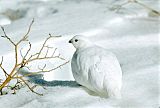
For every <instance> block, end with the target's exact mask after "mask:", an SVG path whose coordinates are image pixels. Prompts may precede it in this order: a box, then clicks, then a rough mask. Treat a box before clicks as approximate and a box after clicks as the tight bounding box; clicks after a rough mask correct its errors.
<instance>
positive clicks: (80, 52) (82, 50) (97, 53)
mask: <svg viewBox="0 0 160 108" xmlns="http://www.w3.org/2000/svg"><path fill="white" fill-rule="evenodd" d="M69 43H72V44H73V46H74V47H75V48H76V51H75V53H74V55H73V57H72V62H71V67H72V73H73V77H74V78H75V80H76V82H77V83H79V84H80V85H82V86H85V87H86V88H88V89H89V90H91V91H94V92H96V93H97V94H99V95H100V96H104V97H113V98H120V97H121V86H122V71H121V67H120V64H119V62H118V60H117V58H116V56H115V55H114V54H113V53H112V52H110V51H108V50H106V49H104V48H102V47H99V46H96V45H95V44H94V43H93V42H90V41H89V39H87V38H86V37H84V36H81V35H77V36H74V37H73V38H72V39H71V40H70V41H69Z"/></svg>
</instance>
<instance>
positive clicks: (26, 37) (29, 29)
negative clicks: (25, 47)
mask: <svg viewBox="0 0 160 108" xmlns="http://www.w3.org/2000/svg"><path fill="white" fill-rule="evenodd" d="M33 23H34V19H33V20H32V22H31V23H30V25H29V28H28V30H27V33H26V34H25V35H24V36H23V38H22V39H20V40H19V41H18V42H17V44H16V45H19V44H20V43H21V42H22V41H28V40H27V39H28V34H29V33H30V31H31V27H32V25H33Z"/></svg>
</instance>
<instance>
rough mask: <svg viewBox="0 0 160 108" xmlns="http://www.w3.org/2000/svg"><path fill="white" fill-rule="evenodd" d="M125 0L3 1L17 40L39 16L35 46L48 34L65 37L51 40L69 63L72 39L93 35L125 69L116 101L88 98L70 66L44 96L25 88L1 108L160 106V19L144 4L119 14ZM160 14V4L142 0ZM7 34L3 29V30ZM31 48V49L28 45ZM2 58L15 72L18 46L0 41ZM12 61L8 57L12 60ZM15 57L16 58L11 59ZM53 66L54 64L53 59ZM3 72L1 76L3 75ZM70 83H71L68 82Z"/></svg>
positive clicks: (51, 79) (1, 17)
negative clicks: (14, 60)
mask: <svg viewBox="0 0 160 108" xmlns="http://www.w3.org/2000/svg"><path fill="white" fill-rule="evenodd" d="M124 2H125V0H23V1H22V0H12V1H7V0H0V25H3V26H4V27H5V29H6V32H7V34H8V35H9V36H10V37H11V38H12V39H14V40H15V41H16V40H17V38H20V37H21V36H23V35H24V33H25V32H26V29H27V27H28V25H29V23H30V22H31V20H32V18H33V17H34V18H35V23H34V24H33V27H32V30H31V33H30V36H29V39H30V40H31V42H32V45H33V47H35V48H37V47H39V44H40V43H42V41H43V40H44V39H45V38H46V37H47V35H48V33H51V34H55V35H62V37H61V38H59V39H55V40H54V41H53V42H50V44H51V45H53V46H55V47H57V48H58V51H59V52H60V53H61V55H62V56H63V57H65V58H66V59H68V60H70V59H71V57H72V54H73V52H74V51H75V49H74V48H73V46H72V45H70V44H68V40H69V39H70V38H72V37H73V36H74V35H76V34H83V35H86V36H88V37H90V39H91V41H93V42H94V43H96V44H98V45H100V46H102V47H104V48H106V49H109V50H111V51H113V52H114V53H115V54H116V55H117V57H118V59H119V61H120V64H121V66H122V70H123V88H122V99H121V100H111V99H104V98H100V97H98V96H92V95H89V94H88V93H87V92H86V91H85V90H84V88H83V87H81V86H78V85H77V84H76V83H75V82H74V81H71V80H74V79H73V77H72V72H71V68H70V63H69V64H67V65H65V66H64V67H62V68H61V69H58V70H56V71H54V72H52V73H46V74H44V80H42V79H39V80H35V79H34V80H33V81H34V82H35V81H36V83H38V84H41V85H45V86H46V90H45V89H42V88H41V87H40V88H38V89H37V91H39V92H40V93H43V94H44V96H38V95H36V94H33V93H31V92H27V91H28V90H27V88H22V89H21V90H19V91H18V92H17V94H16V95H12V94H8V95H5V96H0V108H35V107H37V108H63V107H64V108H94V107H95V108H99V107H100V108H114V107H118V108H158V106H160V105H159V102H160V101H159V100H160V98H159V86H160V83H159V77H160V75H159V64H158V61H159V37H158V36H159V35H160V33H159V24H160V22H159V18H158V17H156V16H151V15H150V12H149V11H148V10H146V9H144V8H142V7H141V6H139V5H136V4H128V5H126V6H125V7H123V8H122V9H121V10H119V13H116V12H115V11H113V10H111V7H112V6H114V5H117V4H121V3H124ZM141 2H143V3H144V4H146V5H149V6H150V7H152V8H154V9H156V10H159V11H160V8H159V6H158V1H155V0H141ZM0 35H2V31H0ZM24 47H27V46H24ZM0 55H1V56H4V60H5V61H4V64H5V68H7V70H10V68H11V66H12V65H11V64H12V63H13V59H14V57H13V48H12V47H11V45H9V44H8V41H6V40H5V39H3V38H0ZM8 58H9V59H8ZM12 58H13V59H12ZM48 62H49V63H50V64H51V65H50V66H52V65H53V66H54V64H55V62H54V61H51V60H50V61H48ZM1 73H2V72H1V71H0V75H1ZM65 80H67V81H65Z"/></svg>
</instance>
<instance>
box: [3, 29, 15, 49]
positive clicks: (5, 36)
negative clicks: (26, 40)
mask: <svg viewBox="0 0 160 108" xmlns="http://www.w3.org/2000/svg"><path fill="white" fill-rule="evenodd" d="M1 29H2V31H3V33H4V36H1V37H3V38H6V39H8V40H9V42H11V43H12V44H13V45H14V46H15V45H16V44H15V43H14V42H13V41H12V39H11V38H9V37H8V36H7V34H6V32H5V29H4V27H2V26H1Z"/></svg>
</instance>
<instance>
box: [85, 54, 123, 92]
mask: <svg viewBox="0 0 160 108" xmlns="http://www.w3.org/2000/svg"><path fill="white" fill-rule="evenodd" d="M99 53H101V52H99ZM90 60H91V61H92V62H91V64H90V67H89V70H88V81H89V82H90V83H91V84H92V86H93V87H94V88H95V89H97V91H102V90H103V89H104V86H105V88H106V89H108V88H110V85H111V86H114V85H115V83H116V82H118V81H119V80H121V78H120V76H121V68H120V65H119V63H118V61H117V58H116V57H115V56H114V55H113V54H112V53H108V54H105V55H104V54H95V55H93V56H90Z"/></svg>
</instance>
